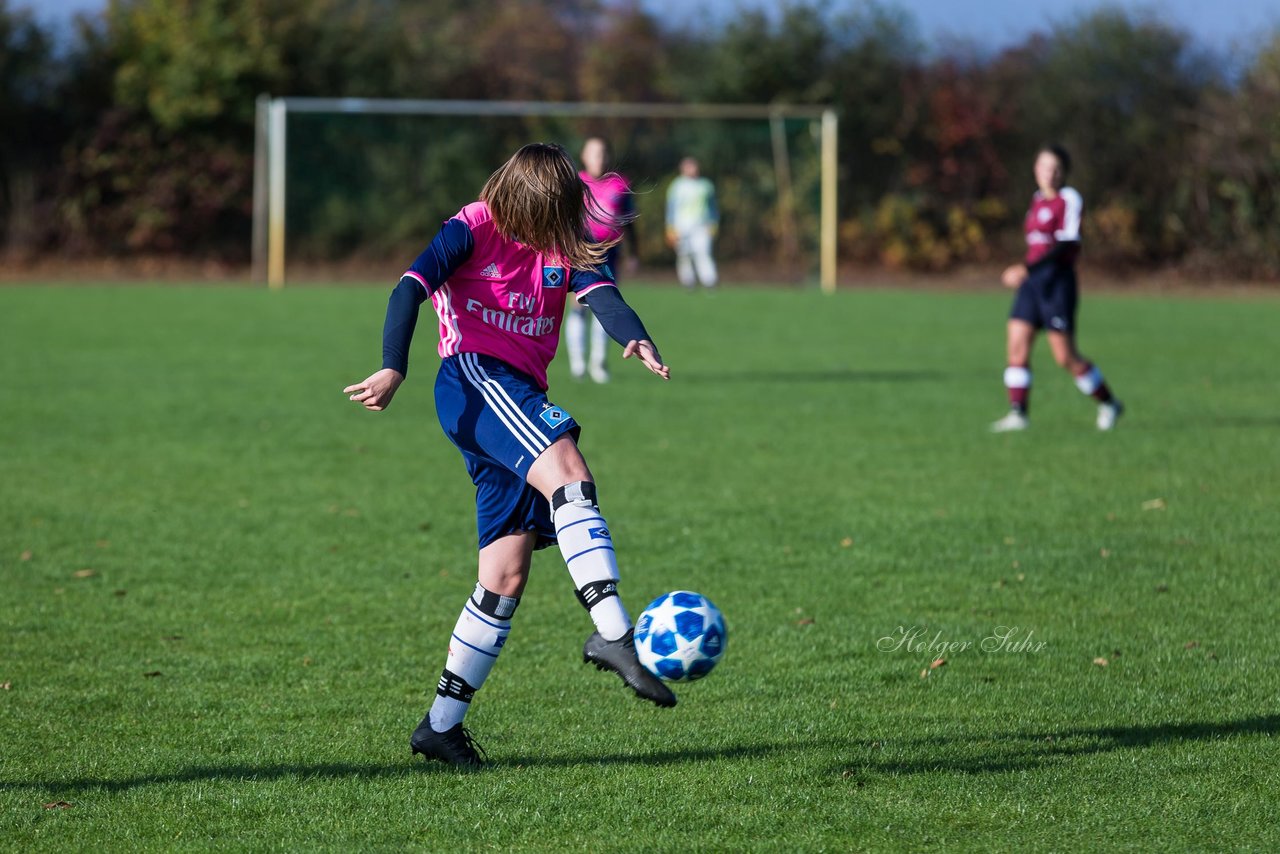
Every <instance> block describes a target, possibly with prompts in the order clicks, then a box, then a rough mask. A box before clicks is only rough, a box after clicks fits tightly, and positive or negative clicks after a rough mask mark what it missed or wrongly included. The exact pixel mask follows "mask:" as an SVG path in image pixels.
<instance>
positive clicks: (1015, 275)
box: [1000, 264, 1027, 288]
mask: <svg viewBox="0 0 1280 854" xmlns="http://www.w3.org/2000/svg"><path fill="white" fill-rule="evenodd" d="M1026 280H1027V265H1026V264H1014V265H1013V266H1012V267H1008V268H1006V269H1005V271H1004V273H1002V274H1001V276H1000V281H1001V283H1003V284H1004V286H1005V287H1006V288H1016V287H1020V286H1021V285H1022V283H1023V282H1025V281H1026Z"/></svg>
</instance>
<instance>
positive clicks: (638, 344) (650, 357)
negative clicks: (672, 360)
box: [622, 341, 671, 380]
mask: <svg viewBox="0 0 1280 854" xmlns="http://www.w3.org/2000/svg"><path fill="white" fill-rule="evenodd" d="M632 356H638V357H639V358H640V362H641V364H643V365H644V366H645V367H646V368H648V369H649V370H651V371H653V372H654V373H655V374H657V375H658V376H660V377H662V378H663V379H664V380H669V379H671V368H669V367H667V366H666V365H665V364H663V362H662V356H661V355H660V354H659V353H658V348H657V347H654V346H653V342H652V341H628V342H627V346H626V347H624V348H623V349H622V358H624V359H630V358H631V357H632Z"/></svg>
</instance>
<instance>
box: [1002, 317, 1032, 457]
mask: <svg viewBox="0 0 1280 854" xmlns="http://www.w3.org/2000/svg"><path fill="white" fill-rule="evenodd" d="M1014 310H1015V311H1017V303H1016V302H1015V304H1014ZM1035 337H1036V328H1035V326H1034V325H1033V324H1032V323H1031V322H1029V321H1027V320H1024V319H1022V318H1020V317H1010V318H1009V322H1008V324H1007V325H1006V331H1005V350H1006V356H1007V363H1006V366H1005V369H1004V386H1005V390H1006V391H1007V392H1008V395H1009V412H1008V414H1007V415H1005V416H1004V417H1003V418H1001V419H1000V420H999V421H996V422H994V423H993V424H992V425H991V431H992V432H993V433H1007V432H1010V431H1014V430H1025V429H1027V427H1028V426H1030V423H1031V422H1030V421H1029V420H1028V412H1029V404H1030V399H1031V368H1030V364H1031V345H1032V344H1033V343H1034V342H1035Z"/></svg>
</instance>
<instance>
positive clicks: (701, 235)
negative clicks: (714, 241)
mask: <svg viewBox="0 0 1280 854" xmlns="http://www.w3.org/2000/svg"><path fill="white" fill-rule="evenodd" d="M690 243H691V244H692V247H691V249H692V255H693V263H694V266H695V267H696V268H697V270H698V280H699V281H701V282H702V286H703V287H705V288H714V287H715V286H716V282H717V281H718V278H717V277H718V275H719V274H718V271H717V270H716V262H715V259H714V258H712V257H711V227H710V226H702V227H701V228H699V229H697V231H695V232H694V233H693V234H692V235H691V236H690Z"/></svg>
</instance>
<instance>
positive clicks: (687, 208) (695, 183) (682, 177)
mask: <svg viewBox="0 0 1280 854" xmlns="http://www.w3.org/2000/svg"><path fill="white" fill-rule="evenodd" d="M719 226H720V209H719V207H718V206H717V205H716V188H715V185H714V184H712V183H711V181H710V180H708V179H707V178H703V177H702V176H700V175H699V174H698V161H697V160H695V159H694V158H692V157H686V158H685V159H683V160H681V161H680V174H679V175H678V176H676V179H675V180H674V181H672V182H671V186H670V187H668V188H667V243H669V244H670V245H671V248H673V249H675V251H676V275H678V276H679V277H680V284H682V285H684V286H685V287H686V288H693V287H694V286H696V285H697V284H698V282H701V283H702V285H703V287H707V288H713V287H715V285H716V262H715V260H714V259H713V258H712V257H711V241H712V240H714V239H715V236H716V230H717V229H718V228H719Z"/></svg>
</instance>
